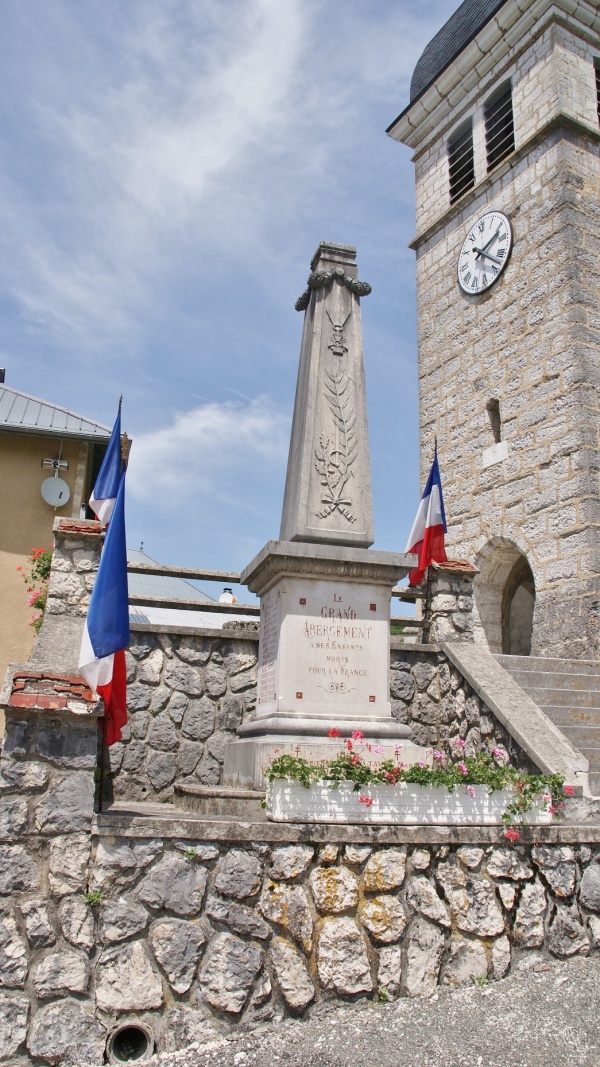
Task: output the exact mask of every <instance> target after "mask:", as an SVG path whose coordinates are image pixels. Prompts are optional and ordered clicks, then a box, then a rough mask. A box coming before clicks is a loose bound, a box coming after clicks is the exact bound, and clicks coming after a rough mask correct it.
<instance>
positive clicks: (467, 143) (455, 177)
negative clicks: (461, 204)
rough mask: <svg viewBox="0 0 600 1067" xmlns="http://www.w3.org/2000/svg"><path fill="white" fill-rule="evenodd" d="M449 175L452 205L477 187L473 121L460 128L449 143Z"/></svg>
mask: <svg viewBox="0 0 600 1067" xmlns="http://www.w3.org/2000/svg"><path fill="white" fill-rule="evenodd" d="M448 173H449V177H450V203H451V204H453V203H454V201H455V200H458V198H459V197H461V196H462V195H463V193H466V191H467V189H472V188H473V186H474V185H475V165H474V162H473V120H472V119H469V120H468V121H467V122H464V123H463V124H462V126H459V128H458V130H456V131H455V132H454V133H453V134H452V137H451V138H450V140H449V141H448Z"/></svg>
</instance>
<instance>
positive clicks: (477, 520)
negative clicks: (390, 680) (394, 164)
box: [388, 0, 600, 658]
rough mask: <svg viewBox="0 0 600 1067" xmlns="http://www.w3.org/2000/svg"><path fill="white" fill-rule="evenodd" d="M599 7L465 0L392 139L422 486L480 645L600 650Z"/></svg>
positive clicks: (573, 2)
mask: <svg viewBox="0 0 600 1067" xmlns="http://www.w3.org/2000/svg"><path fill="white" fill-rule="evenodd" d="M599 102H600V10H599V7H598V3H597V0H464V3H462V4H461V6H460V7H459V8H458V10H457V11H456V12H455V13H454V15H453V16H452V17H451V18H450V19H449V21H448V22H447V23H446V25H445V26H444V27H443V28H442V29H441V30H440V32H439V33H438V34H436V36H435V37H434V38H433V40H432V41H431V42H430V43H429V44H428V46H427V48H426V49H425V51H424V52H423V55H422V56H421V58H420V59H419V62H418V63H417V66H416V67H415V71H414V74H413V78H412V83H411V98H410V104H409V105H408V107H406V108H405V110H404V111H403V112H402V114H401V115H400V116H399V117H398V118H397V119H396V120H395V122H393V123H392V125H391V126H390V128H389V130H388V133H389V134H390V136H391V137H393V138H395V139H396V140H398V141H401V142H403V143H404V144H407V145H409V146H410V147H411V148H412V149H413V151H414V162H415V168H416V236H415V238H414V241H413V242H412V245H411V247H412V248H414V250H415V252H416V257H417V288H418V324H419V330H418V338H419V340H418V343H419V396H420V442H421V467H422V477H424V476H425V472H426V471H427V470H428V468H429V465H430V463H431V459H432V455H433V448H434V438H435V436H436V435H437V440H438V453H439V457H440V466H441V470H442V481H443V485H444V490H445V497H446V510H447V515H448V523H449V528H448V548H449V556H452V557H461V558H466V559H468V560H470V561H471V562H474V563H475V564H476V565H477V567H478V568H479V570H480V574H479V576H478V578H477V588H476V601H477V610H478V617H479V618H478V627H479V629H478V638H479V639H480V640H482V641H485V642H486V643H487V645H488V647H489V648H490V650H491V651H493V652H505V653H513V654H514V653H516V654H528V653H529V652H531V653H533V654H537V655H546V656H550V655H553V656H563V657H564V656H567V657H582V658H593V657H596V656H598V655H599V654H600V637H599V626H600V623H599V615H600V606H599V601H600V544H599V532H600V491H599V481H598V478H599V475H598V471H599V468H600V448H599V439H598V429H599V423H598V407H599V390H598V386H599V382H600V161H599V153H600V126H599Z"/></svg>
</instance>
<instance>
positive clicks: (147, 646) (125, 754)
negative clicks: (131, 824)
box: [104, 631, 531, 801]
mask: <svg viewBox="0 0 600 1067" xmlns="http://www.w3.org/2000/svg"><path fill="white" fill-rule="evenodd" d="M392 645H393V646H394V647H393V648H392V651H391V675H390V696H391V701H392V711H393V714H394V715H395V717H396V718H397V719H398V720H399V721H400V722H406V723H408V724H409V725H410V726H412V728H413V730H414V734H415V741H416V742H417V743H418V744H423V745H434V746H435V747H437V748H439V749H440V750H441V751H444V752H447V753H448V754H451V753H452V754H453V755H456V749H455V748H453V747H452V745H451V741H452V738H454V737H460V738H462V739H465V741H466V748H465V752H466V754H467V755H469V756H471V755H474V754H475V753H476V752H478V751H482V752H491V750H492V748H494V747H497V746H501V747H502V748H504V749H505V751H506V752H507V755H508V757H509V759H510V760H511V762H515V763H516V765H518V766H519V767H521V768H522V769H527V768H530V767H531V764H530V762H529V761H528V759H527V757H526V756H525V755H524V754H523V753H522V751H521V749H520V748H519V746H518V745H517V744H516V742H515V741H513V739H512V738H510V737H509V735H508V734H507V732H506V730H505V729H504V728H503V727H502V726H501V725H500V723H499V722H498V720H497V719H496V718H495V716H493V715H492V714H491V712H490V711H489V710H488V709H487V708H486V707H485V705H484V704H483V702H482V701H481V700H480V699H479V698H478V697H477V696H476V695H475V694H474V693H473V692H472V690H471V688H470V687H469V685H468V683H467V682H466V681H465V680H464V679H463V678H462V677H461V676H460V674H459V672H458V671H457V670H456V668H454V667H451V666H450V665H449V664H448V661H447V659H446V657H445V655H444V653H442V652H437V651H435V650H433V649H431V648H428V647H427V646H423V645H419V646H418V647H415V646H414V645H409V644H404V645H403V644H402V642H401V641H399V640H398V638H392ZM257 657H258V641H257V640H256V639H252V638H251V637H249V636H242V635H233V634H230V635H229V636H223V635H221V634H219V633H218V632H214V631H213V632H212V633H211V634H210V636H209V635H208V634H205V635H204V636H202V635H186V636H182V635H177V634H167V633H147V632H143V633H142V632H137V633H134V634H133V641H132V644H131V646H130V649H129V652H128V653H127V660H128V668H129V675H128V683H129V684H128V689H127V700H128V707H129V723H128V725H127V726H126V727H125V730H124V733H123V741H122V742H120V743H119V744H116V745H112V746H111V747H110V749H109V750H108V760H109V766H108V768H107V770H108V774H107V778H106V782H105V791H104V795H105V797H107V798H108V799H110V798H112V799H115V800H124V799H127V800H137V801H139V800H154V801H155V800H159V801H165V800H170V799H171V798H172V796H173V783H174V782H175V781H179V780H185V779H187V780H188V781H189V782H191V783H195V784H197V785H207V786H214V785H219V784H220V782H221V772H222V764H223V759H224V755H225V746H226V745H227V744H228V743H229V742H230V741H233V740H234V739H235V737H236V733H235V731H236V729H237V727H238V726H239V725H240V723H241V722H243V721H244V720H245V719H246V718H247V717H248V716H249V715H250V713H251V712H252V711H253V710H254V708H255V705H256V662H257ZM457 758H459V757H457Z"/></svg>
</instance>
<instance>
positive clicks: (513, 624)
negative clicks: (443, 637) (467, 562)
mask: <svg viewBox="0 0 600 1067" xmlns="http://www.w3.org/2000/svg"><path fill="white" fill-rule="evenodd" d="M476 565H477V567H478V569H479V572H480V573H479V574H478V575H477V578H476V579H475V583H474V593H475V606H476V614H477V616H478V618H477V624H478V625H477V631H478V632H477V633H476V637H477V639H478V640H481V641H482V642H484V643H485V644H486V645H487V646H488V648H489V650H490V652H502V653H504V654H505V655H512V656H529V655H530V653H531V637H532V633H533V614H534V608H535V580H534V577H533V572H532V570H531V567H530V566H529V563H528V562H527V558H526V556H525V555H524V554H523V553H522V552H521V551H520V549H518V548H517V546H516V545H515V544H514V542H513V541H508V540H506V539H505V538H503V537H494V538H492V539H491V541H488V543H487V544H486V545H484V547H483V548H482V550H481V552H480V553H479V556H478V558H477V561H476Z"/></svg>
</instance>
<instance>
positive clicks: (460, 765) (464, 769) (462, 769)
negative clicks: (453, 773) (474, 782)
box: [456, 763, 469, 775]
mask: <svg viewBox="0 0 600 1067" xmlns="http://www.w3.org/2000/svg"><path fill="white" fill-rule="evenodd" d="M456 769H457V770H459V771H460V773H461V774H465V775H466V774H468V773H469V769H468V767H465V765H464V763H457V764H456Z"/></svg>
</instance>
